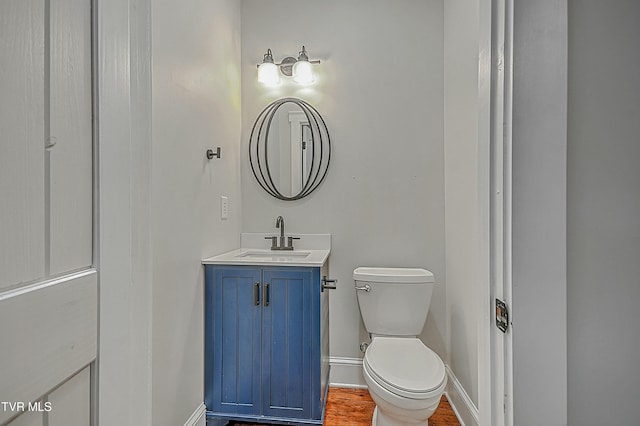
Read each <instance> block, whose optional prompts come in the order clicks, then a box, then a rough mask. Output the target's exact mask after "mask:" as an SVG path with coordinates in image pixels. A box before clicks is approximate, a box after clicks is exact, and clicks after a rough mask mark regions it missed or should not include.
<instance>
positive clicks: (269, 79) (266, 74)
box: [258, 62, 280, 86]
mask: <svg viewBox="0 0 640 426" xmlns="http://www.w3.org/2000/svg"><path fill="white" fill-rule="evenodd" d="M258 81H259V82H260V83H262V84H264V85H266V86H277V85H278V84H280V73H279V72H278V67H277V65H276V64H274V63H273V62H263V63H261V64H260V66H259V67H258Z"/></svg>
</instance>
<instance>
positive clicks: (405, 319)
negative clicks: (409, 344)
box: [353, 267, 434, 336]
mask: <svg viewBox="0 0 640 426" xmlns="http://www.w3.org/2000/svg"><path fill="white" fill-rule="evenodd" d="M353 279H354V281H355V287H356V295H357V298H358V306H359V308H360V315H362V320H363V321H364V326H365V328H366V329H367V331H368V332H369V333H371V334H374V335H386V336H417V335H419V334H420V333H421V332H422V328H423V327H424V322H425V320H426V319H427V313H428V312H429V304H430V303H431V293H432V291H433V284H434V279H433V274H432V273H431V272H429V271H427V270H426V269H419V268H370V267H360V268H356V269H355V270H354V271H353ZM367 290H368V291H367Z"/></svg>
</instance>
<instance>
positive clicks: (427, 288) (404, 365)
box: [353, 267, 447, 426]
mask: <svg viewBox="0 0 640 426" xmlns="http://www.w3.org/2000/svg"><path fill="white" fill-rule="evenodd" d="M353 279H354V280H355V287H356V293H357V296H358V306H359V307H360V314H361V315H362V319H363V321H364V325H365V327H366V329H367V331H368V332H369V334H370V335H371V338H372V340H371V344H370V345H369V347H368V348H367V350H366V352H365V355H364V360H363V367H364V379H365V381H366V383H367V385H368V387H369V393H370V394H371V398H373V401H374V402H375V403H376V409H375V411H374V413H373V420H372V422H371V424H372V425H373V426H404V425H424V426H427V424H428V423H427V419H428V418H429V417H430V416H431V415H432V414H433V413H434V411H436V408H438V403H439V402H440V397H441V396H442V393H443V392H444V389H445V386H446V385H447V375H446V373H445V369H444V363H443V362H442V360H441V359H440V357H439V356H438V355H437V354H436V353H435V352H433V351H432V350H431V349H429V348H428V347H426V346H425V345H424V344H423V343H422V341H421V340H420V339H419V338H418V337H417V336H418V335H419V334H420V332H421V331H422V327H423V326H424V322H425V320H426V318H427V312H428V311H429V303H430V302H431V292H432V290H433V284H434V280H433V274H432V273H431V272H429V271H427V270H425V269H415V268H362V267H361V268H356V269H355V270H354V271H353Z"/></svg>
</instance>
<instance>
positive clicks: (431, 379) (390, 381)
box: [364, 337, 445, 394]
mask: <svg viewBox="0 0 640 426" xmlns="http://www.w3.org/2000/svg"><path fill="white" fill-rule="evenodd" d="M364 362H366V363H367V366H368V367H369V372H370V373H371V374H372V376H374V378H375V379H376V381H377V382H378V383H380V384H381V385H383V386H384V385H385V384H386V385H387V386H385V387H388V388H390V390H392V389H398V390H401V391H404V392H409V393H416V394H419V393H427V392H431V391H433V390H435V389H437V388H438V387H440V386H441V385H442V383H443V382H444V380H445V370H444V363H443V362H442V360H441V359H440V357H439V356H438V355H437V354H436V353H435V352H433V351H432V350H431V349H429V348H428V347H426V346H425V345H424V344H423V343H422V342H421V341H420V339H418V338H403V337H376V338H374V339H373V343H372V344H371V346H369V347H368V348H367V352H366V353H365V357H364Z"/></svg>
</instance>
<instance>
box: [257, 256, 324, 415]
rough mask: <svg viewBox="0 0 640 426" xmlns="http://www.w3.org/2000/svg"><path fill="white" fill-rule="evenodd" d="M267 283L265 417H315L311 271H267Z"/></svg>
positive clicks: (265, 311) (264, 350) (264, 334)
mask: <svg viewBox="0 0 640 426" xmlns="http://www.w3.org/2000/svg"><path fill="white" fill-rule="evenodd" d="M263 282H264V285H269V293H270V294H269V304H268V306H264V309H263V314H262V315H263V339H262V345H263V346H262V356H263V361H262V362H263V364H264V365H265V366H268V368H264V369H263V378H262V383H263V398H264V400H263V414H264V415H266V416H274V417H294V418H311V400H310V398H303V395H309V391H308V390H309V389H310V388H311V356H310V355H311V351H310V349H309V348H310V347H311V320H310V311H309V309H310V306H311V287H312V286H311V272H310V271H304V270H297V269H292V268H287V269H276V270H271V269H265V270H264V272H263Z"/></svg>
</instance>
